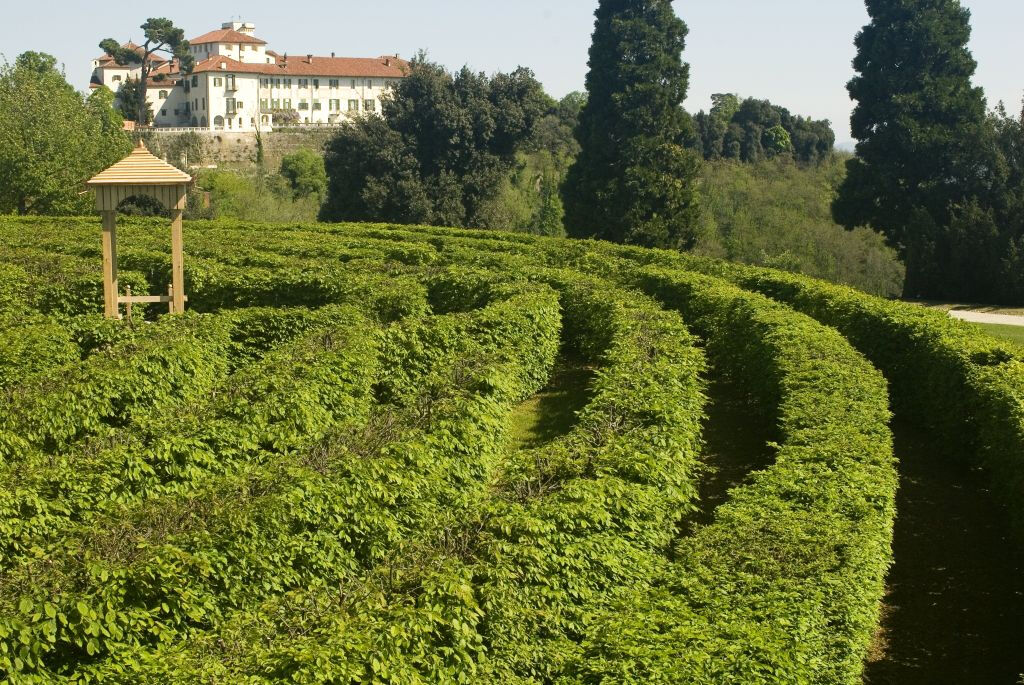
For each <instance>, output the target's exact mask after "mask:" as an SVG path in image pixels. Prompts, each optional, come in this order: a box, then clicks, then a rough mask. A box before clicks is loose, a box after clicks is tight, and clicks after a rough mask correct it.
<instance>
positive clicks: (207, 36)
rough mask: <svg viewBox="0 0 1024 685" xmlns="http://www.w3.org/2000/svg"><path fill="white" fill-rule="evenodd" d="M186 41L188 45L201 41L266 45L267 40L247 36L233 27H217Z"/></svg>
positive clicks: (200, 42) (201, 42) (199, 43)
mask: <svg viewBox="0 0 1024 685" xmlns="http://www.w3.org/2000/svg"><path fill="white" fill-rule="evenodd" d="M188 43H189V45H202V44H203V43H253V44H256V45H266V44H267V41H265V40H260V39H259V38H256V37H254V36H247V35H245V34H244V33H239V32H238V31H235V30H234V29H218V30H216V31H210V32H209V33H204V34H203V35H201V36H199V37H198V38H193V39H192V40H190V41H189V42H188Z"/></svg>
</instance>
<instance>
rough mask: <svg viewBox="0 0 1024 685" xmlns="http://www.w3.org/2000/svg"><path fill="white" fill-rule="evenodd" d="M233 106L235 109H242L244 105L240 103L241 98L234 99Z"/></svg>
mask: <svg viewBox="0 0 1024 685" xmlns="http://www.w3.org/2000/svg"><path fill="white" fill-rule="evenodd" d="M235 107H236V108H237V109H242V107H244V105H243V104H242V101H241V100H235Z"/></svg>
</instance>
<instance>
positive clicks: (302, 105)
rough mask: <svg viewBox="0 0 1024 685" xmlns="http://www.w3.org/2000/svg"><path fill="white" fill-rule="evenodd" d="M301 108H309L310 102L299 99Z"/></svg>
mask: <svg viewBox="0 0 1024 685" xmlns="http://www.w3.org/2000/svg"><path fill="white" fill-rule="evenodd" d="M299 109H309V103H308V102H306V101H305V100H299Z"/></svg>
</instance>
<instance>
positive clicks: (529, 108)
mask: <svg viewBox="0 0 1024 685" xmlns="http://www.w3.org/2000/svg"><path fill="white" fill-rule="evenodd" d="M553 106H554V103H553V102H552V101H551V100H550V98H548V97H547V96H546V95H545V94H544V91H543V89H542V88H541V85H540V83H538V82H537V80H536V79H535V78H534V76H533V73H532V72H531V71H530V70H529V69H524V68H520V69H517V70H516V71H514V72H512V73H510V74H502V73H499V74H495V75H494V76H493V77H487V76H485V75H484V74H479V73H474V72H472V71H470V70H469V69H468V68H463V69H462V70H461V71H459V72H458V73H455V74H450V73H448V72H447V71H446V70H445V69H444V68H442V67H440V66H439V65H437V64H434V63H431V62H429V61H427V59H426V57H425V56H424V55H420V56H419V57H417V58H416V59H415V60H414V61H413V63H412V65H411V70H410V72H409V74H408V76H407V77H406V78H404V79H402V80H401V81H400V82H399V83H398V84H397V86H395V87H393V90H392V91H391V92H390V94H388V95H386V96H385V97H384V98H383V103H382V114H383V117H377V116H372V115H370V116H365V117H361V118H359V119H356V120H354V121H352V122H349V123H347V124H345V125H344V126H343V127H342V128H341V130H340V131H339V133H338V135H337V136H336V137H335V138H334V139H333V140H332V141H331V142H330V143H329V144H328V146H327V155H326V167H327V175H328V179H329V182H328V195H327V201H326V202H325V203H324V205H323V208H322V210H321V214H320V215H321V218H322V219H324V220H335V221H344V220H356V221H359V220H366V221H394V222H399V223H432V224H438V225H447V226H477V227H483V228H487V227H490V225H489V221H488V213H487V208H488V203H489V202H490V201H491V200H493V198H494V197H495V196H496V195H497V193H498V192H499V190H500V188H501V185H502V183H503V182H504V181H505V179H506V178H507V176H508V174H509V171H510V170H511V169H512V168H513V167H514V165H515V161H516V153H517V152H518V151H519V150H520V149H521V148H522V146H523V145H524V143H525V142H526V141H528V140H529V139H530V138H531V137H532V136H533V135H534V132H535V129H536V126H537V124H538V122H539V121H540V120H541V119H542V118H543V117H544V116H545V114H547V113H548V112H549V111H550V110H551V109H552V107H553Z"/></svg>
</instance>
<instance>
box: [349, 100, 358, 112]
mask: <svg viewBox="0 0 1024 685" xmlns="http://www.w3.org/2000/svg"><path fill="white" fill-rule="evenodd" d="M348 111H350V112H358V111H359V100H349V101H348Z"/></svg>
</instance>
